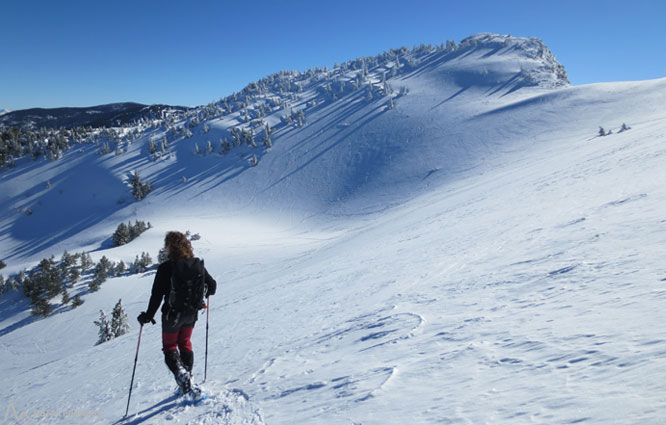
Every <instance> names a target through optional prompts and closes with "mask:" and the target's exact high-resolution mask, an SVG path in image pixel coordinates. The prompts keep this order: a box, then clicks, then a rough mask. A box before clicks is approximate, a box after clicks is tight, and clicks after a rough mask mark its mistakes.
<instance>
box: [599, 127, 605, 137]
mask: <svg viewBox="0 0 666 425" xmlns="http://www.w3.org/2000/svg"><path fill="white" fill-rule="evenodd" d="M597 134H598V135H599V136H600V137H603V136H605V135H606V130H604V128H603V127H599V133H597Z"/></svg>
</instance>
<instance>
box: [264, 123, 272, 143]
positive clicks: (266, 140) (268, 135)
mask: <svg viewBox="0 0 666 425" xmlns="http://www.w3.org/2000/svg"><path fill="white" fill-rule="evenodd" d="M264 147H265V148H266V149H270V148H272V147H273V142H272V141H271V128H270V127H269V125H268V124H266V126H265V127H264Z"/></svg>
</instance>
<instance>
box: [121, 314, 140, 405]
mask: <svg viewBox="0 0 666 425" xmlns="http://www.w3.org/2000/svg"><path fill="white" fill-rule="evenodd" d="M141 332H143V324H141V327H140V328H139V342H138V343H137V344H136V356H135V357H134V368H133V369H132V381H131V382H130V388H129V397H127V409H125V416H123V417H124V418H126V417H127V412H129V405H130V399H131V398H132V387H133V386H134V372H136V362H137V360H139V347H140V346H141Z"/></svg>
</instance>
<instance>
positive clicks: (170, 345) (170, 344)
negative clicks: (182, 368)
mask: <svg viewBox="0 0 666 425" xmlns="http://www.w3.org/2000/svg"><path fill="white" fill-rule="evenodd" d="M193 330H194V326H181V327H180V329H178V332H175V333H162V351H163V352H164V353H166V352H167V351H170V350H176V349H178V350H180V351H192V341H190V338H191V337H192V331H193Z"/></svg>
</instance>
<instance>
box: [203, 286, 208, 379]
mask: <svg viewBox="0 0 666 425" xmlns="http://www.w3.org/2000/svg"><path fill="white" fill-rule="evenodd" d="M209 319H210V295H209V296H208V297H207V298H206V356H205V360H204V380H203V382H206V372H207V371H208V320H209ZM203 382H202V383H203Z"/></svg>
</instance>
